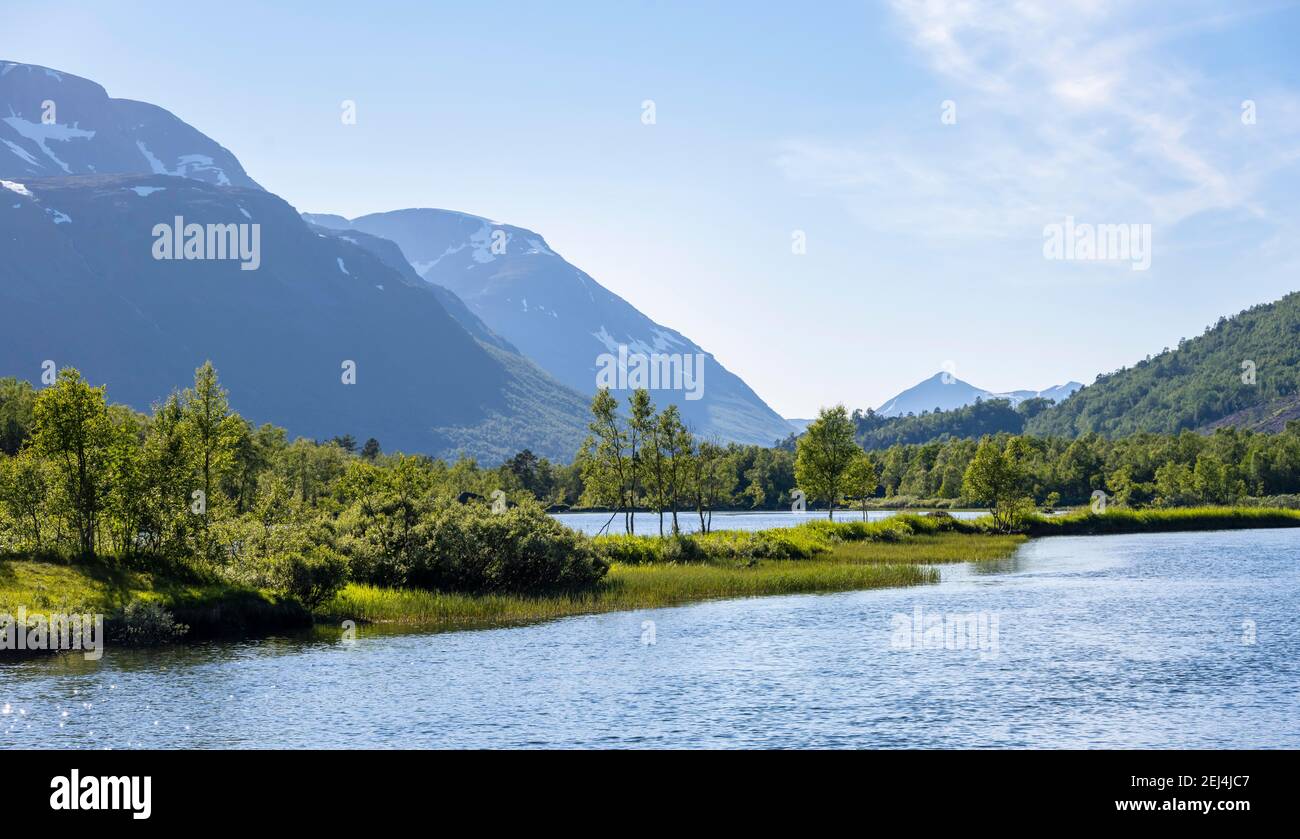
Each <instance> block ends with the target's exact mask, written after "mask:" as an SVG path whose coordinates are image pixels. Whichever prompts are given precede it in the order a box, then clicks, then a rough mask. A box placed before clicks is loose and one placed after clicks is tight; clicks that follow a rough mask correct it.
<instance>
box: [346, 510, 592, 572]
mask: <svg viewBox="0 0 1300 839" xmlns="http://www.w3.org/2000/svg"><path fill="white" fill-rule="evenodd" d="M360 521H364V520H360ZM380 535H384V536H388V535H391V536H393V537H394V538H393V539H388V540H387V542H388V543H391V544H400V550H392V549H386V548H385V544H386V540H385V539H381V538H379V537H380ZM338 545H339V549H340V550H341V551H343V553H344V554H345V555H347V556H348V559H349V561H350V562H351V568H352V577H353V579H355V580H357V581H358V582H367V583H373V584H376V585H388V586H415V587H419V588H428V589H437V590H440V591H462V592H471V593H476V592H513V593H537V592H546V591H555V590H581V589H585V588H590V587H591V586H594V585H595V584H596V583H597V582H599V581H600V580H601V578H602V577H604V576H605V573H606V572H607V571H608V570H609V564H608V563H607V562H606V561H605V560H604V559H603V558H602V557H601V556H600V553H599V552H598V551H597V549H596V548H595V547H594V546H593V544H592V541H591V540H590V539H589V538H587V537H586V536H584V535H582V534H581V533H578V532H576V531H573V530H570V529H569V528H567V527H565V526H564V525H562V524H560V523H559V522H558V521H556V520H555V519H553V518H551V517H550V516H548V515H547V514H546V513H545V512H544V511H543V510H542V508H541V507H540V506H538V505H537V504H536V503H529V502H525V503H523V504H520V505H519V506H517V507H512V508H511V509H509V510H507V511H505V512H502V513H494V512H492V510H491V507H490V506H489V505H487V504H482V503H473V502H471V503H468V504H459V503H456V502H455V501H454V500H441V501H429V502H426V503H424V504H423V505H422V506H421V509H420V510H419V514H418V517H412V518H411V519H409V520H407V521H405V522H403V524H402V526H400V527H399V526H392V527H388V528H383V529H381V528H376V527H368V528H363V529H362V530H360V532H358V531H357V530H350V531H348V532H345V533H344V534H343V536H342V537H341V538H340V539H339V542H338Z"/></svg>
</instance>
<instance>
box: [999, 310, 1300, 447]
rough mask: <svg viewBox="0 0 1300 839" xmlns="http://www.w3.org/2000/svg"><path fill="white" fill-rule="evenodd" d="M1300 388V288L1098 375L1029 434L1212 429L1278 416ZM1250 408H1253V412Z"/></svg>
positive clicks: (1036, 421)
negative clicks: (1235, 419) (1236, 417)
mask: <svg viewBox="0 0 1300 839" xmlns="http://www.w3.org/2000/svg"><path fill="white" fill-rule="evenodd" d="M1297 393H1300V293H1293V294H1289V295H1287V296H1286V297H1284V298H1282V299H1281V300H1278V301H1277V302H1275V303H1268V304H1264V305H1260V306H1255V307H1253V308H1251V309H1248V310H1246V311H1244V312H1241V313H1240V314H1238V315H1237V316H1235V317H1232V318H1220V319H1219V322H1218V323H1216V324H1215V325H1214V326H1212V327H1209V328H1208V329H1206V330H1205V334H1203V335H1201V336H1199V337H1196V338H1192V339H1190V340H1184V341H1180V342H1179V345H1178V347H1177V348H1176V349H1168V348H1166V349H1165V350H1164V351H1163V352H1161V353H1160V354H1159V355H1157V356H1155V357H1150V358H1147V359H1144V360H1142V361H1139V362H1138V363H1137V364H1136V365H1135V366H1133V367H1131V368H1126V369H1122V370H1118V371H1116V372H1114V373H1110V374H1107V375H1103V376H1099V377H1098V378H1097V381H1096V383H1095V384H1092V385H1089V386H1087V387H1085V388H1084V389H1082V390H1080V391H1079V392H1077V393H1075V394H1074V395H1073V396H1072V397H1070V398H1069V399H1067V400H1066V401H1065V402H1063V403H1061V404H1060V405H1058V406H1057V407H1055V408H1053V409H1052V410H1050V411H1044V412H1043V413H1041V414H1039V415H1038V416H1037V417H1035V418H1034V419H1033V420H1032V421H1031V422H1030V423H1029V424H1028V425H1027V426H1026V428H1025V430H1026V432H1028V433H1030V434H1035V435H1041V436H1051V437H1076V436H1078V435H1080V434H1086V433H1088V432H1098V433H1100V434H1104V435H1106V436H1109V437H1115V436H1120V435H1125V434H1131V433H1134V432H1138V431H1154V432H1160V433H1166V434H1169V433H1176V432H1179V431H1183V430H1186V429H1197V430H1208V428H1209V427H1210V426H1213V425H1215V424H1217V421H1218V420H1221V419H1223V418H1226V417H1228V416H1229V415H1232V414H1235V413H1237V412H1245V413H1243V414H1241V417H1242V418H1243V423H1242V424H1244V425H1248V426H1249V425H1251V423H1250V422H1246V421H1245V420H1248V419H1250V418H1251V417H1253V416H1255V415H1257V414H1258V415H1262V416H1268V415H1272V414H1276V413H1278V412H1279V411H1280V410H1281V409H1282V408H1283V407H1284V406H1285V405H1287V404H1288V403H1290V402H1292V401H1294V398H1295V396H1296V394H1297ZM1247 409H1255V410H1253V411H1250V410H1247Z"/></svg>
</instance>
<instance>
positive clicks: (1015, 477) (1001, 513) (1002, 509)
mask: <svg viewBox="0 0 1300 839" xmlns="http://www.w3.org/2000/svg"><path fill="white" fill-rule="evenodd" d="M1010 448H1011V446H1010V444H1008V446H1007V448H1006V449H1004V448H1001V447H999V446H998V444H997V442H996V441H995V440H993V438H991V437H985V438H984V439H983V440H981V441H980V445H979V448H978V449H976V450H975V457H974V458H973V459H972V460H971V462H970V465H969V466H967V467H966V474H965V476H964V477H963V478H962V495H964V496H965V497H967V498H969V499H970V500H972V501H976V502H981V503H984V504H988V505H989V513H990V514H992V516H993V524H994V526H996V527H997V528H998V529H999V530H1003V531H1010V530H1011V528H1012V527H1013V526H1014V525H1015V524H1016V523H1017V522H1018V521H1019V520H1020V518H1021V517H1022V516H1023V515H1024V514H1025V512H1026V511H1027V510H1028V509H1029V508H1032V506H1033V499H1031V498H1030V497H1029V496H1028V494H1027V493H1026V492H1025V490H1024V484H1025V475H1024V473H1023V471H1022V470H1021V468H1020V466H1019V464H1018V463H1017V460H1016V456H1015V453H1014V451H1010V452H1009V451H1008V449H1010Z"/></svg>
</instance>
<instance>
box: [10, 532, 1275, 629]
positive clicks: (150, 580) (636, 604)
mask: <svg viewBox="0 0 1300 839" xmlns="http://www.w3.org/2000/svg"><path fill="white" fill-rule="evenodd" d="M1265 527H1300V512H1297V511H1293V510H1269V509H1258V508H1218V507H1209V508H1194V509H1168V510H1136V511H1135V510H1111V511H1109V512H1107V513H1106V514H1104V515H1097V514H1094V513H1091V512H1086V511H1085V512H1078V513H1071V514H1067V515H1062V516H1052V517H1046V516H1035V517H1033V518H1031V519H1030V520H1028V521H1027V522H1026V523H1025V525H1024V526H1023V528H1022V530H1023V532H1022V533H1015V534H1000V533H994V532H992V528H991V519H989V518H983V519H975V520H962V519H955V518H952V517H949V516H942V515H938V516H919V515H914V514H900V515H897V516H893V517H891V518H889V519H885V520H883V521H879V522H872V523H866V522H863V521H861V520H853V519H851V518H850V519H847V520H841V521H836V522H828V521H826V520H824V519H820V518H816V519H810V521H808V522H807V523H805V524H802V525H799V526H798V527H792V528H780V529H773V530H767V531H759V532H752V533H749V532H741V531H719V532H715V533H710V534H706V535H698V536H694V537H686V538H677V539H673V538H670V539H660V538H658V537H650V536H608V537H600V538H597V539H595V540H594V542H595V544H596V545H597V546H598V547H599V550H600V551H601V553H602V554H603V555H604V556H605V557H606V558H607V559H608V560H609V561H610V563H611V565H610V570H609V573H608V575H606V577H605V578H604V579H603V580H602V581H601V582H600V583H599V584H598V585H597V586H596V587H595V588H594V589H592V590H589V591H586V592H583V593H576V594H575V593H559V594H550V595H542V596H528V595H514V594H490V595H489V594H457V593H446V592H437V591H426V590H415V589H391V588H379V587H375V586H369V585H361V584H357V583H352V584H349V585H347V586H346V587H344V588H343V589H342V590H341V591H340V592H339V593H338V594H337V595H335V596H334V597H333V598H332V599H331V600H329V601H327V602H326V603H325V604H324V605H322V606H321V607H319V608H318V609H317V610H316V612H315V618H316V619H317V620H318V621H319V622H321V623H337V622H338V621H341V620H349V619H350V620H356V621H359V622H369V623H376V624H390V625H393V626H402V627H425V628H430V629H461V628H471V627H482V626H499V625H510V624H519V623H527V622H533V621H540V620H546V619H550V618H557V617H564V616H568V615H578V614H588V613H597V612H612V611H624V610H635V609H649V608H655V607H662V606H673V605H680V604H684V603H692V602H698V601H702V600H710V599H717V598H732V597H759V596H767V595H782V594H804V593H813V592H834V591H849V590H860V589H872V588H883V587H892V586H909V585H924V584H926V583H931V582H934V581H935V580H936V579H937V577H938V575H937V572H935V570H934V569H933V568H931V567H929V566H933V565H939V564H944V563H953V562H980V561H986V560H996V559H1001V558H1005V557H1007V556H1009V555H1010V554H1011V553H1012V552H1013V551H1014V550H1015V549H1016V547H1018V546H1019V545H1020V544H1022V543H1023V542H1024V541H1025V539H1026V538H1030V537H1041V536H1053V535H1095V534H1115V533H1155V532H1171V531H1198V530H1223V529H1239V528H1265ZM133 601H146V602H156V603H158V604H160V605H162V606H163V607H164V608H166V609H167V610H169V611H170V612H171V613H172V614H173V615H175V617H176V619H177V620H178V621H180V622H181V623H185V624H188V625H189V626H190V627H191V631H190V633H189V635H188V636H187V637H189V638H202V637H211V636H216V635H223V634H225V635H256V634H265V633H271V632H277V631H284V630H288V629H294V628H299V627H305V626H307V625H309V624H310V623H311V620H312V615H310V614H309V613H308V612H307V611H306V610H305V609H304V608H303V607H301V606H300V605H298V604H297V603H296V602H294V601H292V600H284V599H279V598H276V597H274V596H272V595H269V594H267V593H264V592H260V591H253V590H249V589H241V588H236V587H231V586H228V585H221V584H201V583H192V582H183V581H177V580H172V579H167V578H165V577H163V576H161V575H155V574H148V573H143V572H139V571H131V570H123V569H120V568H115V567H112V566H109V565H104V564H74V565H68V564H59V563H51V562H43V561H35V560H28V559H0V613H14V612H16V611H17V609H18V607H19V606H23V607H25V608H26V610H27V611H28V612H29V613H34V612H44V613H50V612H65V613H85V612H90V613H100V614H104V615H106V616H108V618H109V623H110V625H111V624H112V623H113V621H114V619H115V618H117V617H118V616H120V615H121V613H122V610H123V609H124V608H125V607H126V605H127V604H129V603H131V602H133Z"/></svg>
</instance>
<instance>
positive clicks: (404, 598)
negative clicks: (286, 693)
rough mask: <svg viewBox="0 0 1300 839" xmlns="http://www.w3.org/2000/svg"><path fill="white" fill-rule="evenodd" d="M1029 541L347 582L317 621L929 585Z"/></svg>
mask: <svg viewBox="0 0 1300 839" xmlns="http://www.w3.org/2000/svg"><path fill="white" fill-rule="evenodd" d="M615 538H617V537H615ZM633 538H646V537H633ZM1024 539H1025V537H1023V536H1018V535H975V534H961V533H951V532H945V533H936V534H933V535H907V536H900V537H899V538H898V539H897V540H895V541H865V540H864V541H856V542H842V543H840V544H838V545H835V546H834V547H827V548H826V549H825V550H818V551H816V552H815V553H814V554H813V555H810V556H809V557H806V558H790V559H752V558H751V559H744V558H742V557H725V556H715V557H710V558H706V559H703V560H701V561H695V562H673V561H669V562H648V563H643V564H630V563H621V562H615V563H613V564H612V565H611V566H610V570H609V574H608V575H607V576H606V578H605V579H604V580H602V581H601V583H600V585H599V586H598V587H597V588H596V589H595V590H594V591H591V592H586V593H582V594H557V595H552V596H543V597H526V596H519V595H479V596H476V595H464V594H446V593H441V592H430V591H414V590H397V589H382V588H376V587H374V586H362V585H357V584H351V585H348V586H347V587H346V588H344V589H343V591H342V592H340V593H339V595H338V596H337V597H335V598H334V600H333V601H331V602H330V603H327V604H325V605H324V606H323V607H321V609H319V610H318V612H317V614H318V618H319V619H320V621H321V622H322V623H325V622H331V623H338V622H340V621H342V620H346V619H351V620H357V621H363V622H368V623H385V624H400V625H405V626H421V627H428V628H433V629H463V628H473V627H482V626H501V625H508V624H518V623H531V622H534V621H539V620H546V619H550V618H558V617H566V616H569V615H581V614H591V613H597V612H615V611H629V610H635V609H653V608H659V607H664V606H677V605H681V604H685V603H695V602H700V601H704V600H714V599H719V598H729V597H762V596H768V595H782V594H810V593H818V592H834V591H856V590H863V589H873V588H886V587H897V586H914V585H925V584H928V583H933V582H937V581H938V572H937V571H935V570H934V569H933V568H929V567H927V566H929V565H936V564H943V563H951V562H981V561H987V560H995V559H1004V558H1006V557H1008V556H1010V555H1011V554H1012V553H1013V552H1014V551H1015V549H1016V548H1017V547H1019V546H1020V544H1021V543H1023V542H1024Z"/></svg>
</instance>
